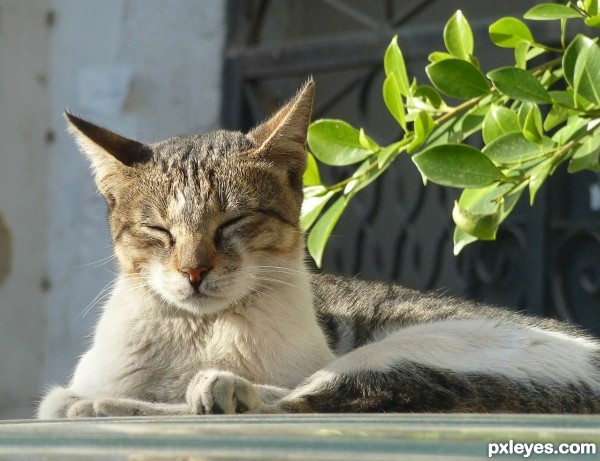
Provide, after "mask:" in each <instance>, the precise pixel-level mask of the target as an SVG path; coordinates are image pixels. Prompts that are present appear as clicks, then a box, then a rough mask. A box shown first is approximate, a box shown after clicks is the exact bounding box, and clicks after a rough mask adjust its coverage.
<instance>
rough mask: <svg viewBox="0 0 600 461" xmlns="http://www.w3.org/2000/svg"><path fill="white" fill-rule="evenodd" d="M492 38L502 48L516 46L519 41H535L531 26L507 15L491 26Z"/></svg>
mask: <svg viewBox="0 0 600 461" xmlns="http://www.w3.org/2000/svg"><path fill="white" fill-rule="evenodd" d="M489 34H490V39H491V40H492V42H494V44H496V45H497V46H499V47H501V48H514V47H516V46H517V44H518V43H519V42H523V41H525V42H529V43H533V42H534V40H533V35H531V31H530V30H529V27H527V26H526V25H525V24H524V23H523V22H521V21H519V20H518V19H517V18H512V17H505V18H502V19H499V20H498V21H496V22H494V23H493V24H491V25H490V27H489Z"/></svg>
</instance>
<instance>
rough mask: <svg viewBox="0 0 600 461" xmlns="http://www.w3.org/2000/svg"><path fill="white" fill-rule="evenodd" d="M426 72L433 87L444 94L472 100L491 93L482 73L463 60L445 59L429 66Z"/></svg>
mask: <svg viewBox="0 0 600 461" xmlns="http://www.w3.org/2000/svg"><path fill="white" fill-rule="evenodd" d="M425 71H426V72H427V76H428V77H429V80H431V83H433V86H435V87H436V88H437V89H438V90H439V91H441V92H442V93H444V94H446V95H448V96H452V97H455V98H459V99H471V98H476V97H479V96H484V95H486V94H488V93H489V92H490V88H489V86H488V84H487V81H486V79H485V77H484V76H483V74H482V73H481V71H480V70H479V69H478V68H477V67H475V66H474V65H473V64H471V63H470V62H468V61H463V60H462V59H445V60H443V61H438V62H434V63H433V64H429V65H428V66H427V67H426V68H425Z"/></svg>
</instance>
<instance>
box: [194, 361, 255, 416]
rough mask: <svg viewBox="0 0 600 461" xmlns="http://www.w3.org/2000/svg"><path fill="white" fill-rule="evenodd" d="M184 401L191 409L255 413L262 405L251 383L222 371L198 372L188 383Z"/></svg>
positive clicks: (220, 412)
mask: <svg viewBox="0 0 600 461" xmlns="http://www.w3.org/2000/svg"><path fill="white" fill-rule="evenodd" d="M186 401H187V403H188V405H189V406H190V409H191V411H192V413H195V414H199V415H204V414H236V413H257V412H259V411H260V408H261V407H262V405H263V402H262V399H261V398H260V395H259V393H258V392H257V391H256V389H255V387H254V385H253V384H252V383H250V382H249V381H247V380H245V379H244V378H240V377H239V376H236V375H234V374H233V373H229V372H226V371H217V370H206V371H201V372H199V373H198V374H197V375H196V376H195V377H194V378H193V379H192V381H191V382H190V385H189V386H188V390H187V394H186Z"/></svg>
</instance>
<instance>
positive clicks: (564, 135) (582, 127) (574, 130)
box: [552, 117, 588, 146]
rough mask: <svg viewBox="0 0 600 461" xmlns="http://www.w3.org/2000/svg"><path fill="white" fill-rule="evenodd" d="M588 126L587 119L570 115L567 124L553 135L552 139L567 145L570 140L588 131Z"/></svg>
mask: <svg viewBox="0 0 600 461" xmlns="http://www.w3.org/2000/svg"><path fill="white" fill-rule="evenodd" d="M587 126H588V120H587V119H583V118H581V117H569V119H568V122H567V123H566V125H565V126H563V127H562V128H561V129H560V130H558V131H557V132H556V133H554V134H553V135H552V140H553V141H555V142H556V143H557V144H559V145H561V146H562V145H565V144H566V143H568V142H569V141H571V140H573V139H575V138H577V137H579V136H581V135H582V134H583V133H585V132H586V131H587Z"/></svg>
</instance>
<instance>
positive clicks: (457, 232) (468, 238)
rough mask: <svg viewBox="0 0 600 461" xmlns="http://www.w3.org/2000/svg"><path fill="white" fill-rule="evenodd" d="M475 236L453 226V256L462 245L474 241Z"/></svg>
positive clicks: (464, 245) (457, 253) (459, 250)
mask: <svg viewBox="0 0 600 461" xmlns="http://www.w3.org/2000/svg"><path fill="white" fill-rule="evenodd" d="M477 240H478V239H477V237H474V236H472V235H471V234H467V233H466V232H465V231H464V230H462V229H461V228H460V227H458V226H456V227H455V228H454V236H453V241H454V256H458V255H459V254H460V252H461V251H462V250H463V248H464V247H466V246H467V245H469V244H470V243H473V242H476V241H477Z"/></svg>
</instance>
